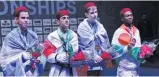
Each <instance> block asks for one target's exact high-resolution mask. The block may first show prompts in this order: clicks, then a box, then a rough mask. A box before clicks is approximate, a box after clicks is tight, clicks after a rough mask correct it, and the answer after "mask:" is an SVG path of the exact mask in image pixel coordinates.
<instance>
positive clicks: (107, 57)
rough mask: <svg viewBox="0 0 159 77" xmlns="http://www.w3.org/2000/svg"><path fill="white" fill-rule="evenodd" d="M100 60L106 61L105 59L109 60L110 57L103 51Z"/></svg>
mask: <svg viewBox="0 0 159 77" xmlns="http://www.w3.org/2000/svg"><path fill="white" fill-rule="evenodd" d="M101 58H103V60H107V59H111V56H110V55H109V54H108V53H107V52H105V51H104V52H103V53H102V54H101Z"/></svg>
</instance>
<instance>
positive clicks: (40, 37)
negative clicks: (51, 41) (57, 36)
mask: <svg viewBox="0 0 159 77" xmlns="http://www.w3.org/2000/svg"><path fill="white" fill-rule="evenodd" d="M38 39H39V42H40V43H41V42H43V35H38Z"/></svg>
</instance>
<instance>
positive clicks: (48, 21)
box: [43, 19, 51, 25]
mask: <svg viewBox="0 0 159 77" xmlns="http://www.w3.org/2000/svg"><path fill="white" fill-rule="evenodd" d="M43 25H51V19H43Z"/></svg>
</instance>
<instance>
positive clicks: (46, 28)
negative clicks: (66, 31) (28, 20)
mask: <svg viewBox="0 0 159 77" xmlns="http://www.w3.org/2000/svg"><path fill="white" fill-rule="evenodd" d="M43 31H44V33H51V32H52V29H51V27H43Z"/></svg>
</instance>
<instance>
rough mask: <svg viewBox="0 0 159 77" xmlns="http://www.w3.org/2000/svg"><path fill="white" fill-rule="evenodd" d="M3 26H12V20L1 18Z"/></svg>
mask: <svg viewBox="0 0 159 77" xmlns="http://www.w3.org/2000/svg"><path fill="white" fill-rule="evenodd" d="M1 27H11V20H1Z"/></svg>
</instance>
